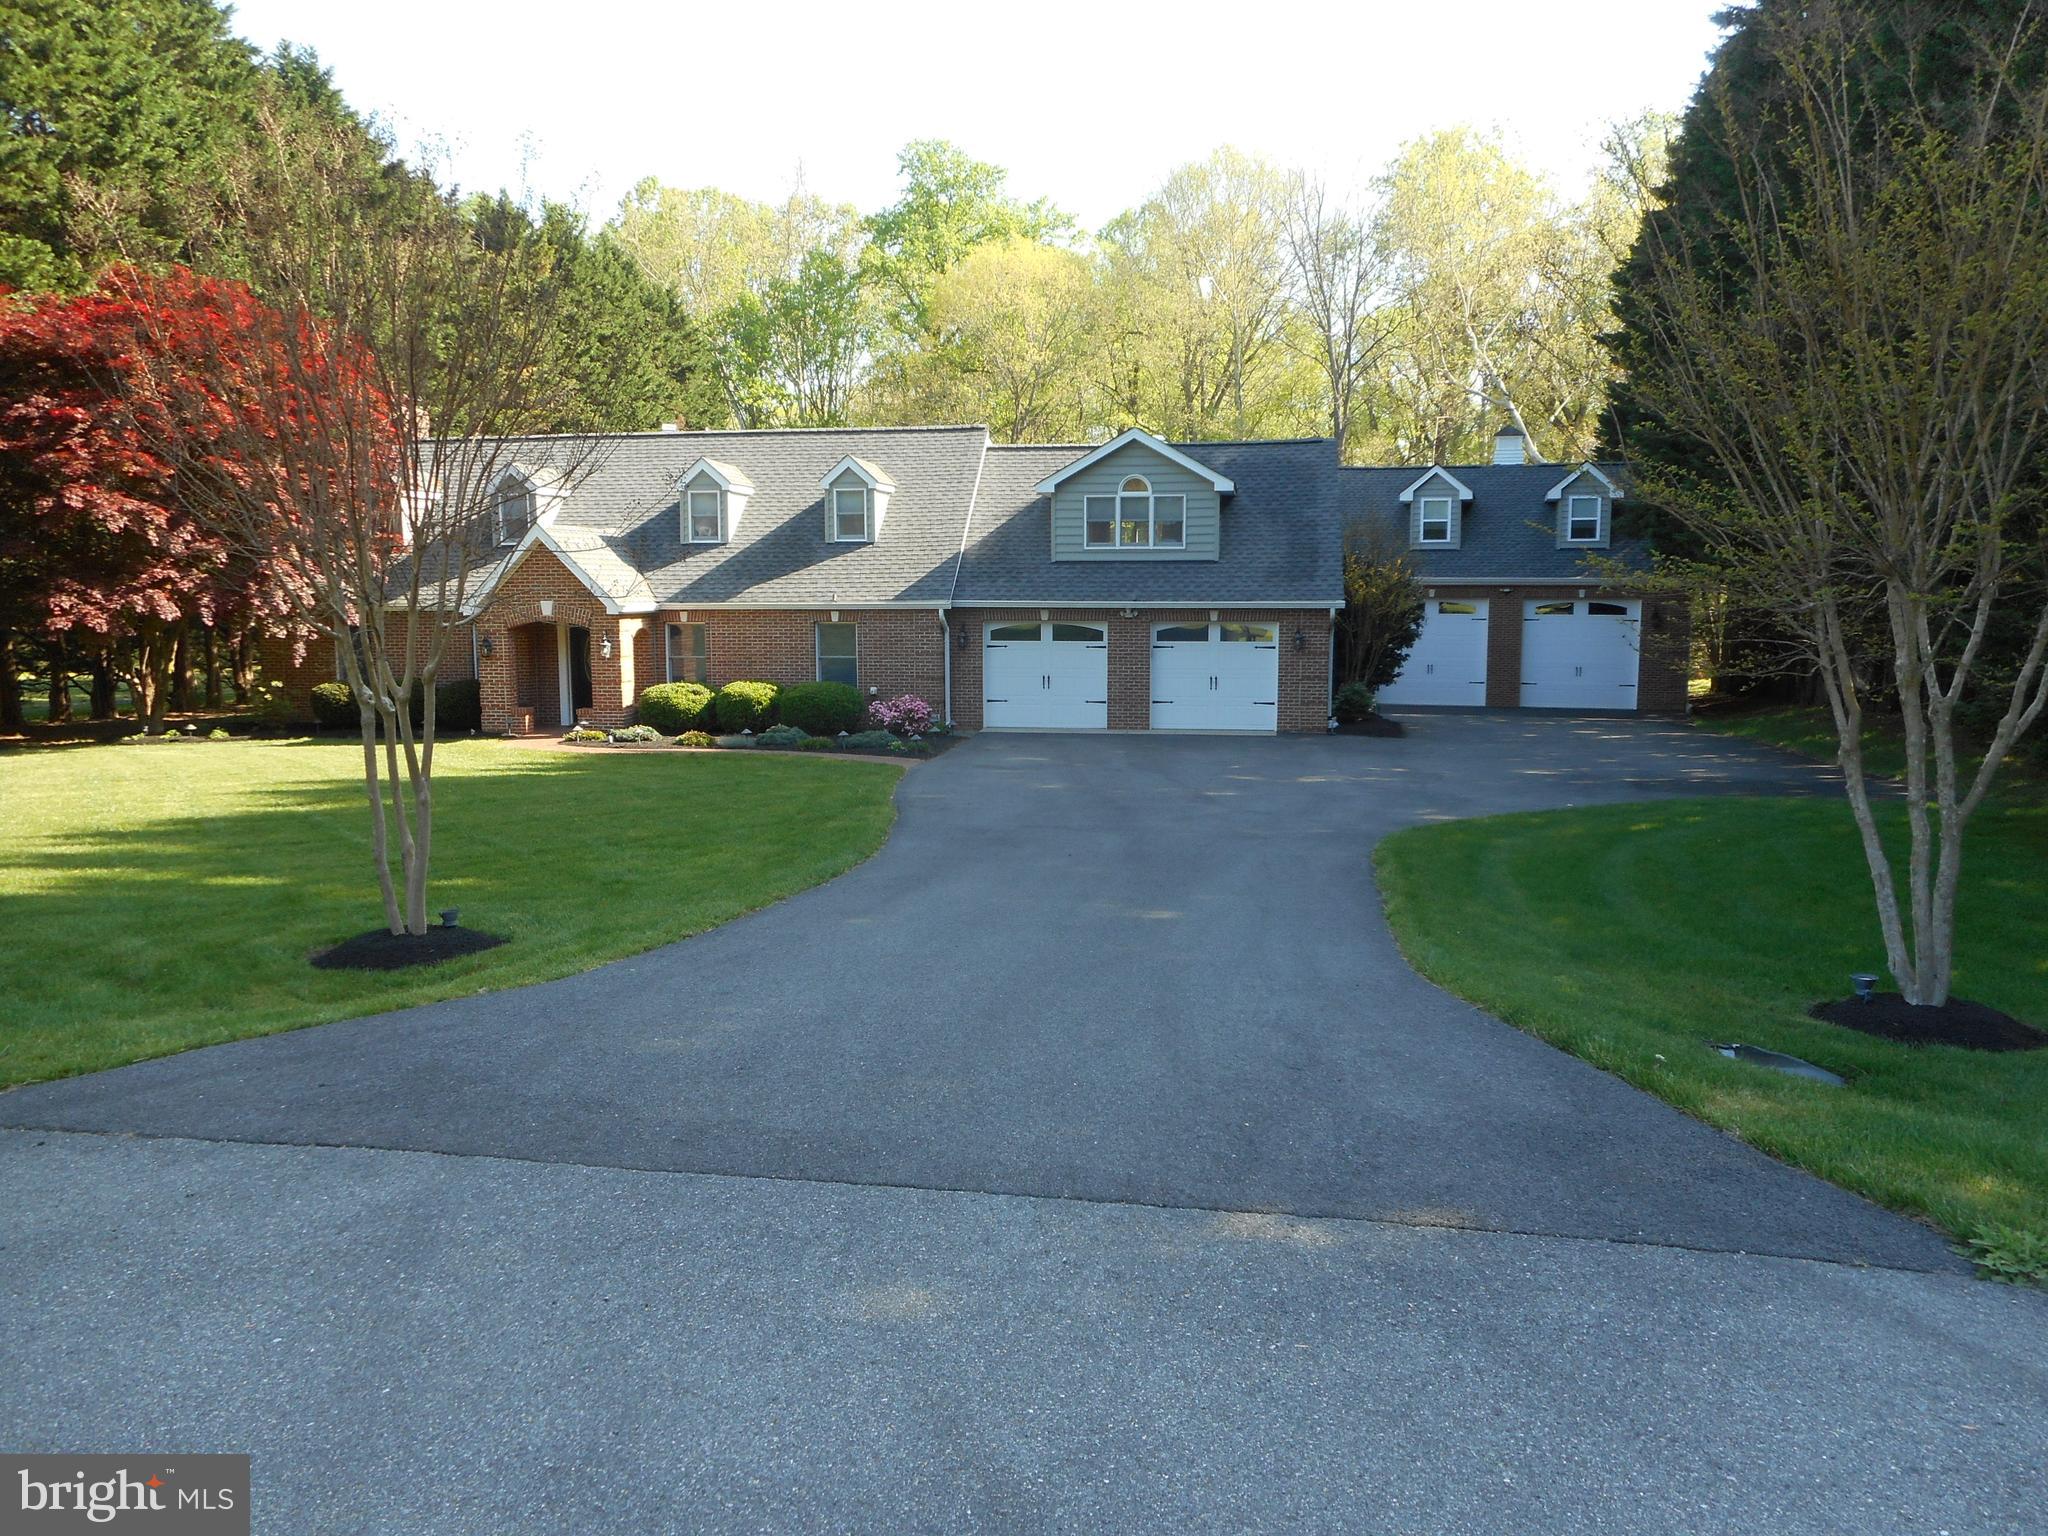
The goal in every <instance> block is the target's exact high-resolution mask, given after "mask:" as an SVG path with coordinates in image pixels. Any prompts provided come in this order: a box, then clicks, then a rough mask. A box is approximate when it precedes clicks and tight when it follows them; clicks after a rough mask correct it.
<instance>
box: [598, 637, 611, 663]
mask: <svg viewBox="0 0 2048 1536" xmlns="http://www.w3.org/2000/svg"><path fill="white" fill-rule="evenodd" d="M597 654H598V655H600V656H602V657H603V658H604V659H605V660H606V661H610V660H611V659H612V637H611V636H610V635H606V636H605V637H604V638H603V639H602V640H600V641H598V642H597Z"/></svg>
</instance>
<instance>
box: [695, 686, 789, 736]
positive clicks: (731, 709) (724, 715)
mask: <svg viewBox="0 0 2048 1536" xmlns="http://www.w3.org/2000/svg"><path fill="white" fill-rule="evenodd" d="M781 692H782V690H781V689H780V688H778V687H776V686H775V684H773V683H752V682H737V683H727V684H726V685H725V686H724V687H723V688H721V689H719V690H718V693H717V695H716V696H715V698H714V699H713V702H712V706H711V709H712V713H713V714H715V715H716V716H717V717H718V728H719V729H720V730H723V731H758V730H759V729H761V727H762V726H764V725H767V724H769V723H770V722H771V721H773V720H774V718H775V699H776V696H777V695H778V694H780V693H781Z"/></svg>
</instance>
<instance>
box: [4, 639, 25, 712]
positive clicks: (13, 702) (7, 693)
mask: <svg viewBox="0 0 2048 1536" xmlns="http://www.w3.org/2000/svg"><path fill="white" fill-rule="evenodd" d="M25 724H26V722H24V721H23V719H22V715H21V675H20V674H19V673H17V672H16V671H15V670H14V631H13V630H11V629H6V628H0V731H7V732H10V733H12V734H14V735H17V736H18V735H20V734H21V732H22V730H23V729H24V727H25Z"/></svg>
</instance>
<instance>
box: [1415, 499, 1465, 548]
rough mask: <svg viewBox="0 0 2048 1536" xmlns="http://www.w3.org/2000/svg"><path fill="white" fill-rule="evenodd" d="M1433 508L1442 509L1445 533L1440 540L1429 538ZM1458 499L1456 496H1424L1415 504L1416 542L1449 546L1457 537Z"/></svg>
mask: <svg viewBox="0 0 2048 1536" xmlns="http://www.w3.org/2000/svg"><path fill="white" fill-rule="evenodd" d="M1431 507H1442V508H1443V509H1444V513H1443V525H1444V532H1443V537H1442V538H1440V539H1432V538H1431V537H1430V536H1429V525H1430V523H1431V522H1433V521H1434V519H1433V518H1432V517H1431V516H1430V512H1429V509H1430V508H1431ZM1457 509H1458V499H1457V498H1456V497H1455V496H1422V497H1418V498H1417V499H1416V502H1415V542H1416V543H1417V544H1449V543H1451V542H1452V541H1453V540H1454V539H1455V538H1456V537H1457V531H1458V522H1457V517H1458V510H1457Z"/></svg>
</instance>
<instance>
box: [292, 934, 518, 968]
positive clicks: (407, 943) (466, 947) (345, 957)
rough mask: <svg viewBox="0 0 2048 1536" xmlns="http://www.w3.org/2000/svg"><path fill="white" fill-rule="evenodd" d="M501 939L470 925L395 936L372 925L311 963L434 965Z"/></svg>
mask: <svg viewBox="0 0 2048 1536" xmlns="http://www.w3.org/2000/svg"><path fill="white" fill-rule="evenodd" d="M504 942H505V940H504V939H503V938H502V937H501V936H500V935H498V934H495V933H480V932H478V931H477V930H476V929H474V928H442V927H439V926H435V927H432V928H429V929H428V930H427V931H426V932H425V933H421V934H410V933H406V934H396V935H394V934H393V933H392V932H391V930H390V929H388V928H373V929H371V930H370V931H369V932H368V933H359V934H357V935H356V936H355V937H354V938H352V939H343V940H342V941H341V942H340V943H339V944H337V945H335V946H334V948H332V949H323V950H321V951H320V953H319V954H317V955H315V956H314V957H313V964H314V965H315V966H316V967H318V968H319V969H320V970H323V971H401V970H404V969H405V968H406V967H407V966H409V965H437V964H439V963H440V962H441V961H443V960H453V959H455V958H456V957H457V956H459V955H474V954H480V953H482V952H483V951H484V950H487V949H496V948H497V947H498V946H499V945H500V944H503V943H504Z"/></svg>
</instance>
